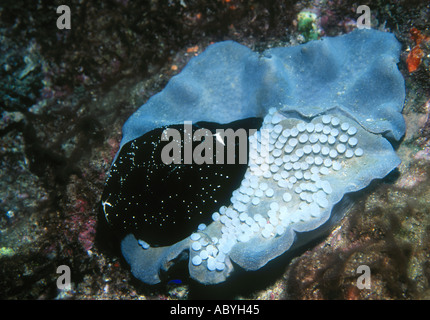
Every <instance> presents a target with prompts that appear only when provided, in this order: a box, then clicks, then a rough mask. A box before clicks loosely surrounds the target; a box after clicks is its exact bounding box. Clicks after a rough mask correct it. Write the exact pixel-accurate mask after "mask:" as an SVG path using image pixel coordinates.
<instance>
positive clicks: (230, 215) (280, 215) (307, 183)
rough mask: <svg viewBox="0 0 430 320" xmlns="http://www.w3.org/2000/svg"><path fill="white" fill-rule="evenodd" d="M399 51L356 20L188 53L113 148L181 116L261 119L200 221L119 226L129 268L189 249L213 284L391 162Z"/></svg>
mask: <svg viewBox="0 0 430 320" xmlns="http://www.w3.org/2000/svg"><path fill="white" fill-rule="evenodd" d="M399 51H400V45H399V43H398V42H397V40H396V39H395V37H394V35H392V34H390V33H385V32H379V31H375V30H355V31H353V32H351V33H350V34H347V35H343V36H339V37H335V38H323V39H321V40H318V41H311V42H309V43H307V44H304V45H300V46H296V47H286V48H274V49H270V50H266V51H265V52H263V53H262V54H258V53H255V52H253V51H251V50H250V49H248V48H247V47H245V46H242V45H240V44H238V43H235V42H232V41H226V42H221V43H216V44H214V45H211V46H210V47H209V48H208V49H207V50H206V51H205V52H203V53H202V54H200V55H199V56H197V57H195V58H193V59H192V60H191V61H190V62H189V63H188V65H187V66H186V67H185V68H184V70H183V71H182V72H181V73H180V74H178V75H177V76H175V77H173V78H172V79H171V80H170V82H169V83H168V84H167V86H166V88H165V89H164V90H163V91H162V92H160V93H159V94H157V95H155V96H153V97H152V98H151V99H150V100H149V101H148V102H147V103H146V104H145V105H143V106H142V107H141V108H140V109H139V110H138V111H137V112H136V113H135V114H133V115H132V116H131V117H130V118H129V120H128V121H127V122H126V124H125V125H124V127H123V140H122V142H121V147H122V146H124V144H126V143H127V142H129V141H131V140H133V139H136V138H138V137H140V136H142V135H143V134H144V133H146V132H148V131H150V130H153V129H155V128H159V127H162V126H164V125H169V124H180V123H183V122H184V121H192V122H198V121H210V122H216V123H228V122H232V121H235V120H238V119H245V118H249V117H261V118H264V121H263V125H262V127H261V128H260V130H259V131H258V132H257V133H256V134H254V135H252V136H250V137H249V142H250V150H249V166H248V170H247V171H246V174H245V176H244V178H243V180H242V183H241V186H240V188H238V189H237V190H236V191H234V192H233V195H232V197H231V204H230V205H229V206H223V207H221V208H219V210H218V211H217V212H214V213H213V214H212V220H213V222H212V223H211V224H209V225H207V226H202V227H199V228H198V229H196V230H195V232H194V233H193V234H191V235H190V236H189V237H187V238H185V239H183V240H182V241H180V242H178V243H176V244H174V245H172V246H167V247H148V245H147V244H146V243H145V242H144V241H141V239H136V238H135V237H134V236H133V235H132V234H129V235H127V236H125V237H124V239H123V240H122V244H121V248H122V252H123V255H124V257H125V259H126V260H127V262H128V263H129V264H130V265H131V268H132V272H133V274H134V275H135V276H136V277H137V278H138V279H140V280H142V281H143V282H146V283H149V284H155V283H158V282H159V281H160V278H159V273H160V270H163V271H167V269H168V268H169V267H170V266H171V264H172V262H173V260H174V259H176V258H177V257H178V256H179V255H180V254H181V253H182V252H189V270H190V275H191V277H192V278H194V279H196V280H198V281H200V282H202V283H206V284H214V283H219V282H222V281H224V280H225V279H226V278H227V277H228V276H229V274H230V273H231V272H232V270H233V264H232V261H233V262H234V263H236V264H237V265H239V266H240V267H242V268H244V269H246V270H256V269H258V268H261V267H262V266H264V265H265V264H266V263H267V262H268V261H270V260H271V259H274V258H276V257H277V256H279V255H281V254H283V253H284V252H286V251H288V250H290V249H291V248H293V247H298V246H301V245H303V244H305V243H306V242H307V241H309V240H310V239H312V238H314V237H315V236H317V235H319V234H321V233H322V232H324V231H326V230H327V229H328V228H329V227H330V226H331V225H332V224H333V222H336V221H337V219H338V218H339V214H341V213H342V212H340V211H339V210H336V212H335V211H333V208H334V206H335V205H336V204H338V203H340V202H341V200H342V199H343V198H344V196H345V195H346V194H348V193H350V192H354V191H357V190H360V189H363V188H365V187H366V186H367V185H368V184H369V183H370V182H371V180H373V179H377V178H383V177H384V176H386V175H387V174H388V173H389V172H390V171H392V170H393V169H394V168H396V167H397V166H398V165H399V163H400V160H399V158H398V157H397V155H396V153H395V151H394V150H393V147H392V146H391V144H390V142H389V140H387V139H390V140H399V139H400V138H401V137H402V136H403V134H404V132H405V123H404V120H403V117H402V115H401V110H402V107H403V102H404V98H405V89H404V80H403V78H402V76H401V74H400V72H399V71H398V69H397V66H396V63H397V62H398V56H399ZM105 203H106V202H105ZM298 233H300V236H298Z"/></svg>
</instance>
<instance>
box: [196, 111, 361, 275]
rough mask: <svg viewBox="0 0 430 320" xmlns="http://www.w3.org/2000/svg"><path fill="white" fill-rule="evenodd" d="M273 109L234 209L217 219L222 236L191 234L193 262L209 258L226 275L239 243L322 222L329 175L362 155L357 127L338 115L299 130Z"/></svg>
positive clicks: (253, 142)
mask: <svg viewBox="0 0 430 320" xmlns="http://www.w3.org/2000/svg"><path fill="white" fill-rule="evenodd" d="M286 120H287V118H286V117H284V116H283V115H281V114H280V113H278V112H277V111H276V109H275V108H271V109H270V110H269V113H268V115H267V116H266V117H265V118H264V121H263V126H262V127H261V129H260V130H259V131H257V132H256V133H255V134H254V135H251V136H250V137H249V145H250V150H249V167H248V170H247V172H246V174H245V177H244V179H243V180H242V182H241V186H240V188H239V189H237V190H235V191H234V192H233V195H232V197H231V206H229V207H228V208H227V207H224V206H223V207H221V208H220V209H219V211H218V212H214V213H213V215H212V219H213V221H215V223H220V224H221V228H220V230H221V232H220V236H219V237H208V236H207V235H206V234H205V232H204V230H205V228H206V226H205V225H203V224H202V225H200V226H199V227H198V231H197V232H196V233H193V234H192V235H191V240H192V245H191V249H192V250H193V251H194V252H193V253H194V254H193V257H192V260H191V262H192V264H193V265H195V266H199V265H201V264H203V263H204V261H205V260H206V266H207V268H208V270H210V271H215V270H218V271H222V270H224V268H225V258H226V255H227V254H228V253H229V252H230V250H231V249H232V247H233V246H234V245H235V244H236V243H237V242H247V241H249V240H250V239H251V238H253V237H256V236H258V237H261V241H264V240H265V239H267V240H270V239H271V238H273V237H277V236H281V235H282V234H284V233H285V231H286V228H287V227H288V226H289V225H291V224H295V223H298V222H306V221H309V220H311V219H316V218H319V217H320V215H321V212H322V210H326V209H327V208H329V205H330V199H329V196H330V194H331V193H332V191H333V190H332V186H331V185H330V183H329V182H328V181H327V180H324V176H327V175H329V174H330V173H331V172H333V171H339V170H341V169H342V167H343V165H344V163H345V161H347V160H348V159H350V158H352V157H361V156H362V155H363V149H361V148H360V147H358V139H357V138H356V137H355V135H356V133H357V128H355V127H354V126H351V125H350V124H349V123H348V122H343V123H341V121H340V119H339V118H338V117H336V116H330V115H322V116H318V117H315V118H314V119H312V121H310V122H306V121H304V120H294V121H295V122H294V123H296V124H295V126H292V127H291V126H290V127H289V128H287V127H286V124H288V123H291V119H288V121H286Z"/></svg>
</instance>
